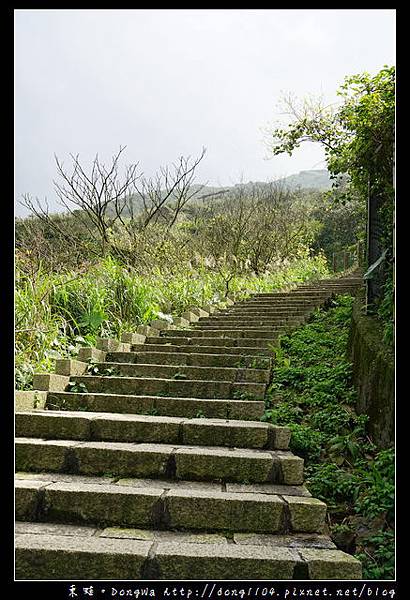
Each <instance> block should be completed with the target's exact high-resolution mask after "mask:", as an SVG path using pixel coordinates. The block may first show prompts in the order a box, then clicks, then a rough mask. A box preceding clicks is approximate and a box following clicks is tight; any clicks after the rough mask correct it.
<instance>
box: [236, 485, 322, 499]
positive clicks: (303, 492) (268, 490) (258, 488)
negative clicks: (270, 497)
mask: <svg viewBox="0 0 410 600" xmlns="http://www.w3.org/2000/svg"><path fill="white" fill-rule="evenodd" d="M226 491H227V492H231V493H237V492H246V493H253V494H277V495H283V494H286V495H288V496H308V497H310V496H311V493H310V492H309V490H308V489H307V488H306V487H305V486H304V485H297V486H296V485H280V484H276V483H252V484H242V483H227V484H226Z"/></svg>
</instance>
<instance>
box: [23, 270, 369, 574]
mask: <svg viewBox="0 0 410 600" xmlns="http://www.w3.org/2000/svg"><path fill="white" fill-rule="evenodd" d="M361 282H362V280H361V278H360V277H359V276H356V275H354V274H353V275H350V276H348V277H344V278H339V279H333V280H325V281H320V282H319V283H316V284H309V285H302V286H299V287H298V288H296V289H294V290H292V291H290V292H286V293H272V294H257V295H255V296H253V297H251V298H250V299H248V300H246V301H243V302H237V303H235V304H233V305H232V306H230V307H229V308H227V309H226V310H223V311H218V312H216V313H214V314H207V313H204V314H203V316H202V317H200V318H199V319H198V321H197V322H196V323H195V324H194V325H192V326H191V328H190V329H180V330H175V329H169V330H167V331H163V332H161V333H159V334H158V335H156V336H150V337H147V338H146V340H145V343H137V344H133V345H132V346H131V347H127V350H126V351H123V350H121V349H120V350H117V351H110V350H108V351H107V352H102V351H98V352H96V353H94V354H93V355H92V356H98V357H99V361H98V362H94V363H93V365H92V367H93V372H94V374H92V373H84V363H81V364H83V367H82V368H80V366H78V365H77V367H76V368H77V370H78V373H77V374H74V375H73V374H71V376H70V379H71V381H72V382H75V385H76V386H77V387H76V389H77V391H76V392H74V391H64V389H63V390H58V389H55V388H54V389H52V387H53V386H49V388H48V391H43V392H40V394H43V397H44V400H45V405H44V406H43V408H36V409H33V408H32V409H31V410H30V409H27V408H25V409H23V410H17V412H16V468H17V474H16V519H17V523H16V578H17V579H51V580H53V579H69V580H73V579H92V580H95V579H116V580H119V579H131V580H136V579H149V580H157V579H169V580H170V579H179V580H184V579H204V580H210V579H237V580H246V579H252V580H258V579H267V580H276V579H314V580H318V579H359V578H360V577H361V565H360V563H359V562H358V561H357V560H355V559H354V558H353V557H351V556H350V555H348V554H345V553H343V552H341V551H339V550H337V549H336V548H335V546H334V544H333V543H332V542H331V540H330V538H329V537H328V536H327V535H326V534H325V517H326V505H325V504H324V503H323V502H321V501H319V500H317V499H315V498H312V497H311V494H310V493H309V492H308V490H307V489H306V487H305V486H304V485H303V481H304V480H303V460H302V459H301V458H299V457H297V456H294V455H293V454H292V452H290V451H289V449H288V445H289V439H290V430H289V429H288V428H286V427H279V426H274V425H271V424H268V423H264V422H261V421H260V418H261V417H262V415H263V412H264V395H265V392H266V388H267V386H268V384H269V378H270V373H271V366H272V365H271V358H270V357H271V356H272V352H271V351H270V350H269V347H268V346H269V345H270V344H274V343H275V340H276V339H277V336H278V335H279V334H280V333H281V332H283V331H287V330H289V329H290V328H292V327H294V326H296V325H298V324H300V323H302V322H303V321H304V320H305V319H306V317H307V316H308V315H309V313H310V312H311V311H312V310H313V309H314V308H315V307H318V306H320V305H321V304H323V303H324V302H325V301H326V300H328V299H329V297H331V296H332V294H334V293H349V292H351V293H353V292H354V291H355V290H356V289H357V287H358V286H359V285H360V284H361ZM74 362H75V363H78V364H80V363H79V361H74ZM74 366H75V365H74ZM85 366H87V365H85ZM74 371H75V369H74V370H73V369H71V371H70V372H71V373H73V372H74ZM54 377H57V378H58V377H60V378H61V377H63V380H64V381H68V376H63V375H55V376H54ZM39 381H40V380H39ZM48 381H54V380H52V379H50V378H49V380H48ZM57 388H58V386H57ZM78 390H80V391H78Z"/></svg>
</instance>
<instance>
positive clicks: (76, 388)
mask: <svg viewBox="0 0 410 600" xmlns="http://www.w3.org/2000/svg"><path fill="white" fill-rule="evenodd" d="M66 391H67V392H76V393H77V394H87V392H88V390H87V386H86V385H85V383H82V382H81V383H77V382H76V381H70V382H69V383H68V385H67V388H66Z"/></svg>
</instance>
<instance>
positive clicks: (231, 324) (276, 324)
mask: <svg viewBox="0 0 410 600" xmlns="http://www.w3.org/2000/svg"><path fill="white" fill-rule="evenodd" d="M304 318H305V315H281V316H280V317H261V316H260V315H259V316H258V317H249V316H246V317H244V316H238V317H236V316H223V317H219V318H217V319H203V320H200V321H198V322H197V323H195V324H194V325H193V328H194V329H201V330H202V331H206V330H208V329H236V328H238V327H239V328H240V329H243V323H244V321H245V320H246V328H247V329H257V330H258V331H261V330H262V329H264V330H268V331H272V330H273V331H278V330H279V329H280V327H281V326H282V325H285V324H286V325H289V324H290V323H300V322H301V321H302V320H303V319H304Z"/></svg>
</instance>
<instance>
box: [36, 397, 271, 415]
mask: <svg viewBox="0 0 410 600" xmlns="http://www.w3.org/2000/svg"><path fill="white" fill-rule="evenodd" d="M46 407H47V408H48V409H49V410H55V409H59V410H63V411H66V410H81V411H91V412H109V413H114V412H115V413H121V414H141V415H144V414H145V415H159V416H176V417H186V418H195V417H205V418H210V419H240V420H247V421H254V420H258V419H260V418H261V417H262V415H263V413H264V410H265V404H264V402H263V401H257V400H240V399H229V398H220V399H218V398H216V399H215V398H183V397H179V398H178V397H175V396H174V397H170V396H166V397H165V396H137V395H131V394H102V393H97V394H89V393H87V394H85V393H73V392H48V395H47V404H46Z"/></svg>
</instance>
